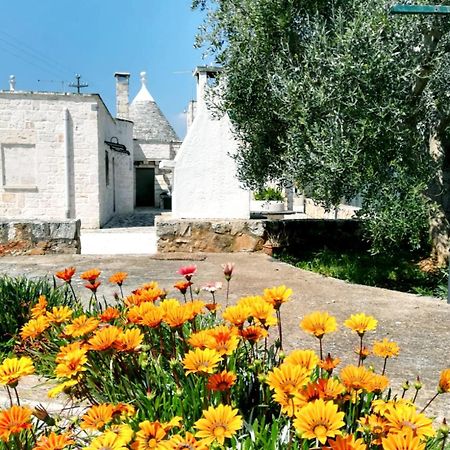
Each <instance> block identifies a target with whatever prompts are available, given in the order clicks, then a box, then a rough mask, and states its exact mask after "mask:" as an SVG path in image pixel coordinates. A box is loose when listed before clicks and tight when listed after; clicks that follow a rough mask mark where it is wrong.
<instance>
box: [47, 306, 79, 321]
mask: <svg viewBox="0 0 450 450" xmlns="http://www.w3.org/2000/svg"><path fill="white" fill-rule="evenodd" d="M72 314H73V311H72V310H71V309H70V308H69V307H68V306H54V307H53V308H52V310H51V312H50V311H48V312H47V319H48V321H49V322H50V323H63V322H67V321H68V320H70V318H71V317H72Z"/></svg>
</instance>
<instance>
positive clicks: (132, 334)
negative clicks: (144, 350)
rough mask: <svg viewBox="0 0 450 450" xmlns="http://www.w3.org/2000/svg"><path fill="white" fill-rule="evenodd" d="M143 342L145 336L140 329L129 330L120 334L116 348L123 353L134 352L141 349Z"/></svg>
mask: <svg viewBox="0 0 450 450" xmlns="http://www.w3.org/2000/svg"><path fill="white" fill-rule="evenodd" d="M143 340H144V335H143V334H142V333H141V330H139V328H129V329H128V330H125V331H124V332H123V333H121V334H119V336H118V338H117V340H116V341H115V342H114V348H115V349H117V350H119V351H121V352H134V351H136V350H137V349H138V348H139V347H140V345H141V344H142V341H143Z"/></svg>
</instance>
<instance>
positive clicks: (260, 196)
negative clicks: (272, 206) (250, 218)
mask: <svg viewBox="0 0 450 450" xmlns="http://www.w3.org/2000/svg"><path fill="white" fill-rule="evenodd" d="M253 196H254V198H255V200H264V201H283V200H284V196H283V193H282V192H281V191H280V190H278V189H276V188H272V187H267V188H263V189H260V190H259V191H257V192H255V193H254V195H253Z"/></svg>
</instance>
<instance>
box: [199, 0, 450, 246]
mask: <svg viewBox="0 0 450 450" xmlns="http://www.w3.org/2000/svg"><path fill="white" fill-rule="evenodd" d="M389 4H390V3H388V2H386V1H384V0H375V1H370V0H333V1H330V0H197V1H194V3H193V6H194V7H198V8H204V9H207V10H208V18H207V20H206V22H205V26H204V29H203V31H202V33H201V35H200V36H199V42H198V43H199V44H202V45H206V46H207V48H208V50H209V51H210V52H211V53H212V54H213V55H214V57H215V59H216V62H218V63H220V64H221V65H222V66H223V68H224V70H223V73H222V76H224V77H225V79H226V82H225V88H224V89H223V91H222V101H221V108H222V109H223V110H224V111H226V112H227V113H228V114H229V116H230V118H231V120H232V122H233V125H234V127H235V130H236V133H237V135H238V137H239V139H240V141H241V142H242V144H241V146H240V150H239V153H238V155H237V163H238V171H239V176H240V178H241V180H242V182H243V183H244V184H245V185H246V186H247V187H249V188H252V189H254V188H257V187H259V186H261V185H262V184H264V183H265V182H267V181H270V180H271V181H275V182H278V183H282V184H291V183H295V184H296V185H298V186H300V187H302V188H307V190H308V192H309V193H310V195H311V197H312V198H314V199H315V200H317V201H320V202H321V203H323V204H324V205H326V206H333V205H337V204H339V203H340V202H341V200H342V199H343V198H346V199H351V198H352V197H354V196H356V195H357V194H361V195H362V198H363V208H362V210H361V212H360V215H361V216H362V217H364V218H365V220H364V223H365V226H366V229H367V230H368V232H369V235H370V237H371V239H372V243H373V245H374V248H375V249H378V250H381V249H386V248H394V245H395V244H397V243H405V242H408V243H409V244H410V245H411V246H413V247H417V246H418V245H419V242H420V237H421V233H422V232H423V230H424V228H425V227H426V226H427V224H429V223H430V222H431V221H432V220H434V222H435V223H434V225H435V228H436V229H437V228H439V231H438V234H439V235H440V236H441V238H442V234H445V233H446V232H447V228H448V221H447V217H446V213H447V212H446V207H447V203H448V202H447V201H446V198H447V197H448V192H449V190H448V185H447V184H448V179H449V178H450V177H449V176H447V175H446V172H447V171H448V169H447V166H448V165H449V161H448V160H449V156H450V151H449V150H450V146H449V141H450V139H449V138H450V134H449V131H450V129H449V123H450V121H449V118H450V101H449V97H450V86H449V81H448V80H449V79H450V77H449V75H450V71H449V68H450V64H449V63H450V58H449V51H450V39H449V29H450V25H449V23H450V18H448V17H435V16H433V17H430V16H428V17H424V16H413V17H411V16H410V17H407V16H395V17H393V16H390V15H389V14H388V6H389ZM436 218H440V219H439V220H437V221H436ZM445 239H446V237H445ZM445 239H444V241H445ZM441 241H442V239H441Z"/></svg>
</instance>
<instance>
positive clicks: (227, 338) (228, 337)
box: [207, 325, 239, 355]
mask: <svg viewBox="0 0 450 450" xmlns="http://www.w3.org/2000/svg"><path fill="white" fill-rule="evenodd" d="M208 332H209V334H210V336H211V337H212V338H213V339H212V340H211V341H208V343H207V347H208V348H210V349H212V350H216V351H217V352H218V353H219V354H220V355H231V354H232V353H233V352H234V351H235V350H236V349H237V347H238V345H239V336H238V331H237V329H236V328H228V327H226V326H224V325H222V326H218V327H216V328H212V329H211V330H209V331H208Z"/></svg>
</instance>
